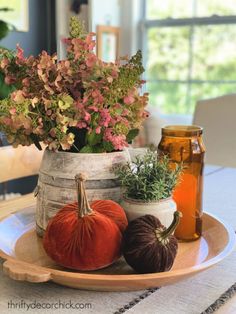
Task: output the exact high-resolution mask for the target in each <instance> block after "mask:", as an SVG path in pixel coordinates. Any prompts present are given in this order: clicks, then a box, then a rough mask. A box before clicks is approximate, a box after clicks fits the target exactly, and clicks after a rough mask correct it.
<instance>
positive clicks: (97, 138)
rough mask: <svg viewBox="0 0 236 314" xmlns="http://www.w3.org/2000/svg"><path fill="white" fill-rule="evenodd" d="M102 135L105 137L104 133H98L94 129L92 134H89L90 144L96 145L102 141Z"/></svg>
mask: <svg viewBox="0 0 236 314" xmlns="http://www.w3.org/2000/svg"><path fill="white" fill-rule="evenodd" d="M102 137H103V134H102V133H100V134H96V132H95V131H92V132H91V133H90V134H87V141H88V144H89V145H91V146H94V145H96V144H98V143H101V141H102Z"/></svg>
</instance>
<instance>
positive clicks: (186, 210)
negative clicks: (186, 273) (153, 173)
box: [158, 126, 205, 241]
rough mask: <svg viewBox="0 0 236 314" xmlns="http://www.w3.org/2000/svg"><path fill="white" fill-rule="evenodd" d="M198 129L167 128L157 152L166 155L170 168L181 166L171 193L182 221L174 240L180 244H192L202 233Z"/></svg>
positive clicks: (200, 162)
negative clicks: (182, 168) (180, 171)
mask: <svg viewBox="0 0 236 314" xmlns="http://www.w3.org/2000/svg"><path fill="white" fill-rule="evenodd" d="M201 133H202V128H200V127H197V126H168V127H165V128H163V129H162V139H161V142H160V143H159V146H158V150H159V152H160V153H164V154H168V155H169V157H170V159H171V167H175V164H176V163H180V162H182V163H183V166H184V170H183V173H182V175H181V178H180V182H179V183H178V185H177V186H176V188H175V190H174V192H173V199H174V200H175V202H176V204H177V209H178V210H179V211H180V212H182V215H183V216H182V218H181V220H180V223H179V225H178V227H177V229H176V231H175V236H176V237H177V238H178V239H179V240H182V241H192V240H196V239H198V238H199V237H200V236H201V233H202V220H201V216H202V188H203V166H204V163H203V159H204V152H205V148H204V145H203V142H202V137H201Z"/></svg>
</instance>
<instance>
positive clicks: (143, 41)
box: [139, 0, 236, 114]
mask: <svg viewBox="0 0 236 314" xmlns="http://www.w3.org/2000/svg"><path fill="white" fill-rule="evenodd" d="M147 1H148V0H142V2H141V8H140V9H141V20H140V26H139V28H140V30H141V32H140V38H139V41H140V45H141V49H142V51H143V64H144V67H145V68H147V57H148V56H147V55H148V54H147V47H148V30H149V29H150V28H166V27H171V28H173V27H181V26H189V27H191V26H192V30H190V32H193V28H194V27H195V26H204V25H206V26H208V25H229V24H234V25H236V15H225V16H222V15H211V16H207V17H195V16H192V17H189V18H164V19H148V18H147V12H146V8H147ZM193 1H194V0H193ZM190 37H191V35H190ZM193 57H194V51H193V45H192V43H191V38H189V65H188V71H189V68H190V67H191V64H192V62H193ZM144 79H146V80H148V78H146V77H144ZM148 81H149V82H154V83H158V82H159V83H179V84H181V83H183V84H187V93H186V101H189V100H190V98H191V95H190V91H191V85H192V84H204V83H208V84H236V79H235V80H199V79H193V78H191V76H189V77H188V78H186V80H174V79H173V80H166V79H152V80H148ZM187 94H189V96H188V95H187ZM151 106H153V107H154V106H155V104H151ZM189 108H190V105H189ZM187 114H189V113H187Z"/></svg>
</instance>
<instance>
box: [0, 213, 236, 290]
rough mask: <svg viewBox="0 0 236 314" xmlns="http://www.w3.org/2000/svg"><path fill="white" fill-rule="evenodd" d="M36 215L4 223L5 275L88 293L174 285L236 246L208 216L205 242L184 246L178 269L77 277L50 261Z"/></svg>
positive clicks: (119, 265)
mask: <svg viewBox="0 0 236 314" xmlns="http://www.w3.org/2000/svg"><path fill="white" fill-rule="evenodd" d="M34 214H35V208H28V209H23V210H21V211H18V212H16V213H13V214H11V215H9V216H7V217H5V218H4V219H2V220H1V221H0V257H2V258H3V259H4V260H5V261H4V263H3V270H4V273H6V274H8V275H9V276H10V277H11V278H13V279H15V280H22V281H29V282H46V281H50V280H52V281H54V282H56V283H58V284H61V285H65V286H68V287H73V288H78V289H86V290H100V291H129V290H141V289H146V288H151V287H157V286H163V285H168V284H172V283H175V282H177V281H179V280H182V279H184V278H188V277H190V276H192V275H194V274H196V273H198V272H200V271H202V270H204V269H207V268H208V267H210V266H212V265H214V264H216V263H218V262H219V261H221V260H222V259H223V258H224V257H226V256H227V255H228V254H229V253H230V252H231V251H232V250H233V248H234V246H235V242H236V241H235V234H234V231H233V230H232V228H231V227H229V226H227V225H226V224H224V223H223V222H221V221H219V220H218V219H217V218H215V217H213V216H211V215H210V214H207V213H204V215H203V236H202V237H201V239H200V240H197V241H194V242H189V243H179V250H178V254H177V257H176V260H175V263H174V265H173V267H172V269H171V270H170V271H168V272H163V273H150V274H144V275H143V274H135V273H134V272H133V270H132V269H131V268H130V267H129V266H128V265H127V264H126V262H125V261H124V260H123V259H122V258H121V259H120V260H119V261H118V262H116V263H115V264H114V265H112V266H110V267H107V268H105V269H103V270H99V271H94V272H75V271H70V270H68V269H65V268H62V267H60V266H58V265H56V264H55V263H54V262H53V261H52V260H51V259H50V258H49V257H48V256H47V255H46V253H45V252H44V249H43V247H42V239H41V238H39V237H38V236H37V235H36V232H35V222H34V221H35V218H34ZM104 245H105V243H104Z"/></svg>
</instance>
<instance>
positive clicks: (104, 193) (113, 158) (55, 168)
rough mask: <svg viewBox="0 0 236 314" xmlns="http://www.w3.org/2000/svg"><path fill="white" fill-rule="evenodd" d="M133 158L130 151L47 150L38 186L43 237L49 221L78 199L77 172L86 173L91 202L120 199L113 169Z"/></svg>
mask: <svg viewBox="0 0 236 314" xmlns="http://www.w3.org/2000/svg"><path fill="white" fill-rule="evenodd" d="M127 161H130V155H129V152H128V150H125V151H122V152H113V153H101V154H79V153H78V154H77V153H68V152H52V151H50V150H48V149H46V150H45V152H44V155H43V159H42V163H41V167H40V170H39V179H38V185H37V188H36V194H37V206H36V229H37V233H38V235H40V236H42V235H43V233H44V231H45V229H46V227H47V224H48V221H49V220H50V219H51V218H52V217H53V216H55V214H56V213H57V212H58V211H59V210H60V209H61V208H62V207H63V206H64V205H66V204H68V203H72V202H75V201H77V193H76V184H75V175H76V174H79V173H81V172H84V173H86V175H87V177H88V180H87V181H86V183H85V185H86V191H87V195H88V198H89V201H92V200H97V199H111V200H114V201H116V202H119V201H120V199H121V192H120V186H119V182H118V180H117V177H116V176H115V174H114V173H113V172H112V167H114V166H115V165H116V164H124V163H126V162H127Z"/></svg>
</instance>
